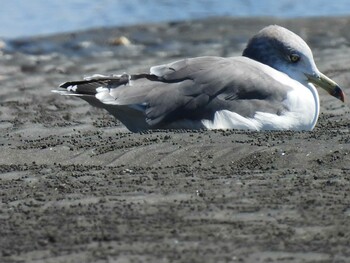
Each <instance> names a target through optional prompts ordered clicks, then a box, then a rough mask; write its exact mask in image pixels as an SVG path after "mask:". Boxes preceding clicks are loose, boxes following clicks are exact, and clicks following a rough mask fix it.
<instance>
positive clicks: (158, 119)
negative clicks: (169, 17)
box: [62, 57, 289, 126]
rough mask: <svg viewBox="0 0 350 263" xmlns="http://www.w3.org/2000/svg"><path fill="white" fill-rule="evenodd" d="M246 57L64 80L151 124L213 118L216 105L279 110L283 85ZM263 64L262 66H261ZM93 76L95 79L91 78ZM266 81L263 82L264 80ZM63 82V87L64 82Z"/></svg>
mask: <svg viewBox="0 0 350 263" xmlns="http://www.w3.org/2000/svg"><path fill="white" fill-rule="evenodd" d="M261 67H263V65H262V64H260V63H259V62H255V61H254V60H250V59H248V58H242V57H240V58H220V57H199V58H192V59H184V60H180V61H176V62H174V63H170V64H167V65H160V66H155V67H152V68H151V74H135V75H127V74H125V75H122V76H117V77H114V78H108V77H107V78H104V79H101V78H100V79H91V80H89V81H88V82H86V81H85V82H81V83H78V82H74V83H73V82H69V83H68V84H69V85H70V86H72V85H73V84H74V85H75V87H76V90H75V92H76V93H81V92H83V90H84V89H83V87H84V86H85V89H86V88H87V87H88V92H89V94H91V91H93V90H94V89H95V90H96V87H99V88H98V89H97V94H96V95H95V96H96V98H98V99H99V100H100V101H101V102H102V103H104V104H109V105H130V106H132V107H134V108H137V109H138V110H142V111H143V112H144V114H145V116H146V122H147V123H148V124H149V125H150V126H162V123H171V122H174V121H176V120H181V119H190V120H196V119H199V120H200V119H212V118H213V116H214V114H215V112H216V111H219V110H224V109H226V110H230V111H233V112H236V113H238V114H240V115H242V116H245V117H248V116H249V117H253V116H254V114H255V113H256V112H257V111H264V112H270V113H275V114H280V113H281V112H283V111H284V110H286V109H285V108H284V106H283V105H282V103H281V102H282V101H283V100H284V99H285V98H286V95H287V91H288V89H289V88H288V87H287V86H284V85H282V84H281V83H278V82H276V80H274V79H273V78H272V77H271V76H270V75H268V74H267V73H265V72H264V71H263V70H261ZM264 67H266V66H264ZM94 81H95V82H94ZM267 83H268V85H266V84H267ZM68 84H67V83H65V84H63V85H62V87H68V86H69V85H68Z"/></svg>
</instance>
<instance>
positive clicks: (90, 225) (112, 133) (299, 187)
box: [0, 17, 350, 263]
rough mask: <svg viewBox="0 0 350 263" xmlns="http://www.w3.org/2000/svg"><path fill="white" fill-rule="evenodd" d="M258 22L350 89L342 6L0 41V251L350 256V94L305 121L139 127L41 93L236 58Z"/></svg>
mask: <svg viewBox="0 0 350 263" xmlns="http://www.w3.org/2000/svg"><path fill="white" fill-rule="evenodd" d="M268 24H280V25H282V26H286V27H288V28H289V29H291V30H293V31H294V32H296V33H298V34H300V35H301V36H302V37H303V38H304V39H305V40H306V41H307V42H308V43H309V44H310V46H311V48H312V49H313V51H314V56H315V61H316V63H317V65H318V67H319V69H320V70H321V71H322V72H323V73H325V74H327V75H328V76H329V77H331V78H333V79H334V80H335V81H337V82H338V83H339V84H340V85H341V86H342V87H343V89H344V91H345V93H346V94H347V95H348V98H349V95H350V92H349V87H350V74H349V69H350V68H349V64H350V56H349V54H350V46H349V43H350V42H349V41H350V33H349V29H348V28H349V26H350V18H346V17H344V18H313V19H295V20H275V19H268V18H261V19H232V18H213V19H207V20H199V21H189V22H176V23H175V22H174V23H163V24H153V25H139V26H130V27H122V28H107V29H96V30H89V31H84V32H74V33H71V34H60V35H53V36H42V37H34V38H25V39H17V40H11V41H6V40H4V41H3V42H2V47H1V50H2V54H1V56H0V61H1V67H0V83H1V89H0V106H1V107H0V196H1V204H0V205H1V208H0V226H1V227H0V248H1V253H0V262H118V263H119V262H348V259H349V258H350V195H349V193H350V192H349V191H350V181H349V180H350V144H349V142H350V136H349V106H348V104H347V103H345V104H342V103H341V102H340V101H338V100H336V99H335V98H333V97H330V96H328V95H327V94H325V92H324V91H322V90H320V91H319V93H320V97H321V115H320V119H319V122H318V124H317V126H316V128H315V130H314V131H312V132H259V133H257V132H246V131H186V130H183V131H182V130H181V131H153V132H145V133H135V134H134V133H130V132H128V131H127V130H126V129H125V128H124V127H123V126H122V124H120V123H119V122H118V121H116V120H115V119H113V118H112V117H111V116H109V115H108V114H107V113H106V112H104V111H103V110H100V109H96V108H92V107H91V106H89V105H88V104H87V103H86V102H84V101H82V100H79V99H76V98H70V97H69V98H67V97H61V96H58V95H57V94H53V93H51V92H50V90H51V89H54V88H55V87H57V86H58V85H59V84H60V83H61V82H64V81H67V80H73V79H77V78H78V79H79V78H81V77H82V76H85V75H91V74H93V73H103V74H113V73H115V74H116V73H123V72H140V71H147V69H148V67H149V66H152V65H155V64H161V63H165V62H170V61H173V60H177V59H181V58H183V57H192V56H201V55H219V56H235V55H239V54H240V53H241V52H242V50H243V48H244V45H245V43H246V41H247V40H248V38H249V37H250V36H251V35H253V34H254V33H256V32H257V31H258V30H259V29H261V28H262V27H263V26H265V25H268ZM121 36H125V37H126V38H127V39H129V41H130V42H131V44H130V45H128V43H125V42H123V41H120V37H121ZM348 101H349V100H348Z"/></svg>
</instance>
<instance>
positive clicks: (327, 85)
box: [305, 73, 345, 102]
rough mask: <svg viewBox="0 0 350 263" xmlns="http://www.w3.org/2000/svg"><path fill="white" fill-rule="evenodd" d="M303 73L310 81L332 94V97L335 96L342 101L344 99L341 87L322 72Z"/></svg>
mask: <svg viewBox="0 0 350 263" xmlns="http://www.w3.org/2000/svg"><path fill="white" fill-rule="evenodd" d="M305 75H306V77H307V79H308V80H309V81H310V82H311V83H313V84H315V85H317V86H319V87H321V88H323V89H324V90H326V91H327V92H328V93H329V94H330V95H332V96H333V97H336V98H337V99H339V100H341V101H342V102H344V101H345V95H344V92H343V91H342V89H341V88H340V87H339V85H338V84H337V83H336V82H335V81H333V80H331V79H330V78H328V77H327V76H326V75H324V74H322V73H319V74H318V75H316V74H315V75H309V74H305Z"/></svg>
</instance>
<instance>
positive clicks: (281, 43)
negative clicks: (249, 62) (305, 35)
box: [243, 25, 344, 101]
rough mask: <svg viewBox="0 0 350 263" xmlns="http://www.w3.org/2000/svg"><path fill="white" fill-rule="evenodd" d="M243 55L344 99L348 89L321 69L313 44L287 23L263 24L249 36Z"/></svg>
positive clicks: (304, 83)
mask: <svg viewBox="0 0 350 263" xmlns="http://www.w3.org/2000/svg"><path fill="white" fill-rule="evenodd" d="M243 56H245V57H248V58H251V59H254V60H256V61H259V62H261V63H263V64H266V65H268V66H270V67H272V68H274V69H276V70H278V71H281V72H283V73H285V74H287V75H288V76H289V77H290V78H292V79H295V80H297V81H299V82H301V83H302V84H303V85H306V84H307V83H313V84H316V85H317V86H319V87H321V88H323V89H325V90H326V91H327V92H328V93H329V94H330V95H332V96H334V97H336V98H338V99H340V100H342V101H344V93H343V91H342V90H341V88H340V87H339V86H338V84H337V83H335V82H334V81H333V80H331V79H330V78H328V77H327V76H325V75H324V74H322V73H321V72H320V71H319V70H318V69H317V66H316V64H315V61H314V58H313V55H312V51H311V49H310V47H309V46H308V45H307V44H306V43H305V41H304V40H303V39H302V38H301V37H299V36H298V35H297V34H295V33H293V32H291V31H289V30H288V29H286V28H284V27H281V26H276V25H274V26H268V27H265V28H263V29H262V30H261V31H260V32H258V33H257V34H256V35H255V36H254V37H252V38H251V39H250V40H249V43H248V45H247V47H246V48H245V50H244V51H243Z"/></svg>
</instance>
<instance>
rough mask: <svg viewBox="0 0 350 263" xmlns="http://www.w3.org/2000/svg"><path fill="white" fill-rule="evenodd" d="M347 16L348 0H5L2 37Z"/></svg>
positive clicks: (0, 14)
mask: <svg viewBox="0 0 350 263" xmlns="http://www.w3.org/2000/svg"><path fill="white" fill-rule="evenodd" d="M347 15H350V3H349V1H348V0H332V1H330V0H307V1H305V0H279V1H276V0H264V1H258V0H221V1H220V0H187V1H186V0H98V1H97V0H96V1H92V0H64V1H62V0H49V1H48V0H31V1H27V0H11V1H1V8H0V25H1V26H0V37H1V38H8V39H9V38H17V37H23V36H34V35H43V34H53V33H59V32H69V31H76V30H83V29H88V28H93V27H108V26H123V25H131V24H141V23H153V22H163V21H178V20H189V19H198V18H205V17H210V16H230V17H262V16H274V17H282V18H296V17H310V16H347Z"/></svg>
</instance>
